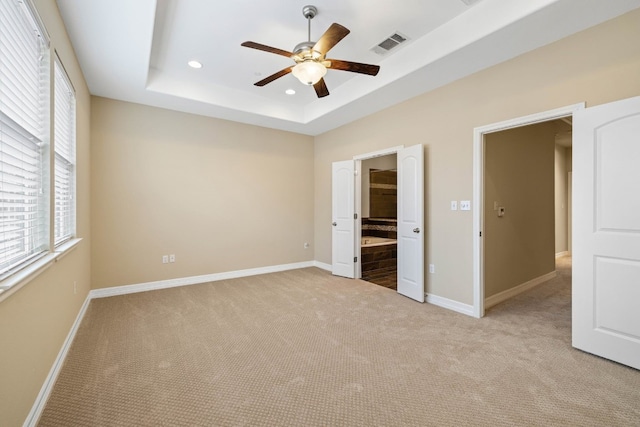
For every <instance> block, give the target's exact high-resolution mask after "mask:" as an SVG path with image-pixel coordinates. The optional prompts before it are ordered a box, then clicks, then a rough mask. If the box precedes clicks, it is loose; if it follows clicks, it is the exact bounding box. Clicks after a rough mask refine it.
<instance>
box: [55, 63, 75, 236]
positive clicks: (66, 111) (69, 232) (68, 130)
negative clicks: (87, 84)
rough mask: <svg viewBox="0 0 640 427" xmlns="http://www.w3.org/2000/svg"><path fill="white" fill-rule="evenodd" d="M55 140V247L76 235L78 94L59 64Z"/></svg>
mask: <svg viewBox="0 0 640 427" xmlns="http://www.w3.org/2000/svg"><path fill="white" fill-rule="evenodd" d="M54 67H55V82H54V100H55V103H54V125H53V126H54V137H53V146H54V152H55V164H54V177H55V211H54V224H55V225H54V236H55V238H54V240H55V244H56V245H58V244H60V243H63V242H65V241H66V240H69V239H70V238H71V237H73V236H74V234H75V216H76V215H75V157H76V156H75V151H76V144H75V140H76V137H75V128H76V120H75V94H74V92H73V89H72V86H71V83H70V82H69V79H68V77H67V75H66V73H65V71H64V68H63V67H62V66H61V65H60V64H59V63H58V61H57V60H56V61H55V65H54Z"/></svg>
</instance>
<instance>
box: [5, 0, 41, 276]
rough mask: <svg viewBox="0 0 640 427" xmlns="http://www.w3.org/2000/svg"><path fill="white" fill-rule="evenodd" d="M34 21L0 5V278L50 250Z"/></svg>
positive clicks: (12, 1)
mask: <svg viewBox="0 0 640 427" xmlns="http://www.w3.org/2000/svg"><path fill="white" fill-rule="evenodd" d="M35 16H36V15H35V14H34V13H33V10H32V8H31V7H30V3H29V2H27V1H24V0H23V1H17V0H3V1H1V2H0V278H3V277H6V276H7V275H10V274H11V272H12V271H13V270H14V269H16V268H19V267H21V266H22V265H24V263H26V262H27V261H29V260H32V259H34V258H36V257H38V256H39V255H42V254H45V253H46V252H47V251H48V249H49V207H48V197H47V194H48V188H49V178H48V167H47V165H48V158H47V154H46V153H47V150H46V147H47V143H48V135H49V132H50V130H49V118H48V116H49V108H48V107H49V101H48V100H49V91H50V89H49V87H50V85H49V46H48V39H47V38H46V36H45V33H44V31H43V30H42V26H41V25H39V22H38V21H37V20H36V18H35Z"/></svg>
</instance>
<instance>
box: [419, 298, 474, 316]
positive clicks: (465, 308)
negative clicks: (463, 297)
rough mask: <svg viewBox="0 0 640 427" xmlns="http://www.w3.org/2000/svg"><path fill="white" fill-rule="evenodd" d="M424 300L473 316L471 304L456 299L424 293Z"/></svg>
mask: <svg viewBox="0 0 640 427" xmlns="http://www.w3.org/2000/svg"><path fill="white" fill-rule="evenodd" d="M426 297H427V298H426V302H428V303H429V304H433V305H437V306H438V307H442V308H446V309H448V310H452V311H455V312H458V313H461V314H466V315H467V316H472V317H473V306H472V305H469V304H464V303H461V302H458V301H454V300H452V299H449V298H444V297H439V296H437V295H430V294H426Z"/></svg>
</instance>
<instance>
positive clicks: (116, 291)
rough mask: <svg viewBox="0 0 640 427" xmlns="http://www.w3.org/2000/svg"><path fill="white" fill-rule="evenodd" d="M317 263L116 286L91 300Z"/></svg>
mask: <svg viewBox="0 0 640 427" xmlns="http://www.w3.org/2000/svg"><path fill="white" fill-rule="evenodd" d="M315 262H316V261H305V262H297V263H293V264H281V265H272V266H268V267H259V268H249V269H246V270H236V271H226V272H223V273H213V274H205V275H202V276H191V277H181V278H178V279H169V280H158V281H156V282H147V283H138V284H135V285H124V286H114V287H112V288H101V289H94V290H92V291H91V292H90V293H89V295H90V297H91V298H105V297H112V296H116V295H126V294H133V293H136V292H146V291H153V290H157V289H167V288H175V287H177V286H186V285H196V284H199V283H208V282H216V281H219V280H228V279H237V278H239V277H249V276H257V275H258V274H268V273H277V272H279V271H286V270H297V269H299V268H307V267H314V266H315Z"/></svg>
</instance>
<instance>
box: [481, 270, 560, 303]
mask: <svg viewBox="0 0 640 427" xmlns="http://www.w3.org/2000/svg"><path fill="white" fill-rule="evenodd" d="M556 276H557V273H556V272H555V271H552V272H550V273H547V274H543V275H542V276H540V277H536V278H535V279H531V280H529V281H528V282H524V283H522V284H520V285H518V286H515V287H513V288H511V289H507V290H506V291H502V292H500V293H498V294H495V295H492V296H490V297H489V298H487V299H485V300H484V307H485V308H489V307H493V306H494V305H496V304H500V303H501V302H503V301H506V300H508V299H509V298H512V297H515V296H516V295H519V294H521V293H523V292H525V291H528V290H529V289H531V288H534V287H536V286H538V285H540V284H542V283H544V282H546V281H547V280H551V279H553V278H554V277H556Z"/></svg>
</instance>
